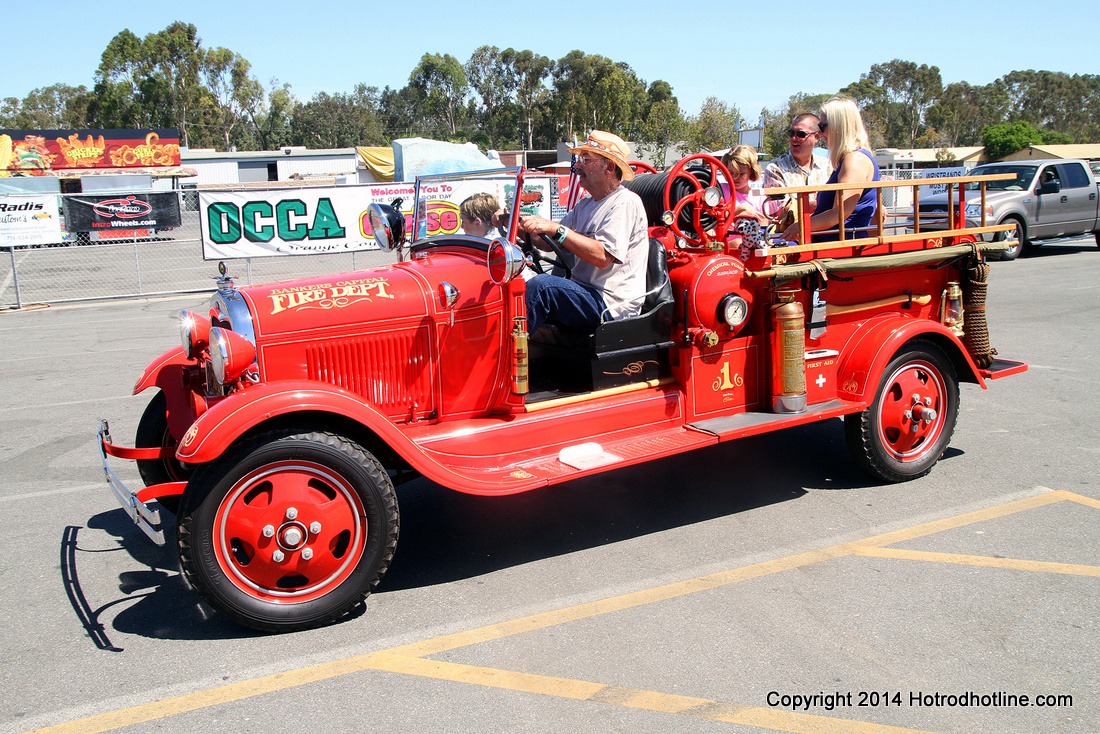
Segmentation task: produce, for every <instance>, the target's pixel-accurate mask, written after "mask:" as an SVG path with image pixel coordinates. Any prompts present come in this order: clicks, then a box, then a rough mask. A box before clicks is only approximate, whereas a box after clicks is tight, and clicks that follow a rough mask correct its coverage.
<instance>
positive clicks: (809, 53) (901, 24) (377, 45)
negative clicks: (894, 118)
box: [0, 0, 1100, 120]
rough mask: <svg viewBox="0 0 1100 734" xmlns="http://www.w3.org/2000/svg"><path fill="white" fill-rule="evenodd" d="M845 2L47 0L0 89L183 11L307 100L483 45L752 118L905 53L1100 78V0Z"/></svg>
mask: <svg viewBox="0 0 1100 734" xmlns="http://www.w3.org/2000/svg"><path fill="white" fill-rule="evenodd" d="M708 7H709V8H711V9H709V10H708V9H707V8H708ZM837 7H838V6H836V5H832V4H828V3H813V2H806V1H805V0H788V1H787V2H772V1H769V2H757V3H753V4H743V3H723V2H711V3H706V2H682V1H681V2H655V1H654V0H633V1H632V2H619V1H618V0H609V1H602V2H591V3H585V2H577V1H576V0H564V1H559V2H531V0H524V1H522V2H512V3H507V4H504V3H492V2H490V3H480V4H477V3H459V2H453V1H452V2H444V1H442V0H421V1H420V2H415V1H414V2H409V3H359V2H349V1H345V0H315V1H314V2H301V1H297V2H289V1H288V0H267V1H266V2H263V3H257V2H248V3H238V2H232V1H230V0H226V1H225V2H187V3H179V4H174V3H118V4H110V3H91V4H89V3H76V2H57V1H56V0H45V1H44V2H37V3H34V4H32V5H30V6H26V7H25V8H22V9H20V11H19V12H18V14H17V15H18V16H19V17H21V18H22V20H21V21H20V25H22V26H23V30H22V31H11V30H10V31H9V32H8V33H5V34H4V41H3V42H2V44H0V68H2V69H3V70H4V73H3V74H0V98H3V97H18V98H22V97H24V96H26V94H27V93H28V92H30V91H31V90H32V89H35V88H37V87H43V86H47V85H50V84H54V83H57V82H61V83H65V84H72V85H80V84H83V85H85V86H88V87H91V86H92V83H93V77H94V74H95V70H96V67H98V65H99V57H100V55H101V54H102V53H103V49H104V48H106V46H107V43H108V42H109V41H110V40H111V38H113V37H114V36H115V35H116V34H117V33H119V32H120V31H122V30H123V29H125V28H129V29H130V30H131V31H132V32H133V33H135V34H136V35H138V36H139V37H143V36H145V35H146V34H147V33H152V32H156V31H160V30H163V29H164V28H165V27H166V26H167V25H168V24H169V23H171V22H173V21H175V20H182V21H184V22H188V23H193V24H195V26H196V27H197V29H198V32H199V37H200V38H201V39H202V44H203V46H204V47H206V48H213V47H217V46H223V47H225V48H228V49H230V50H232V51H234V52H236V53H238V54H240V55H242V56H244V57H245V58H246V59H248V60H249V61H250V62H251V63H252V71H253V75H254V76H255V77H256V78H258V79H259V80H260V81H261V82H263V83H264V84H265V86H266V85H267V84H268V82H269V81H270V80H271V79H272V78H277V79H278V80H279V81H280V82H288V83H290V85H291V87H292V90H293V92H294V93H295V95H296V96H297V97H298V98H299V99H301V100H302V101H308V100H309V99H310V98H311V97H312V96H313V95H314V94H315V93H317V92H320V91H325V92H329V93H334V92H349V91H351V89H352V88H353V87H354V86H355V84H357V83H359V82H363V83H365V84H367V85H373V86H377V87H379V88H382V87H385V86H386V85H389V86H391V87H394V88H400V87H402V86H404V85H405V83H406V82H407V81H408V75H409V73H410V72H411V71H412V69H413V67H415V66H416V64H417V62H418V61H419V59H420V57H421V56H422V55H423V54H424V53H440V54H442V53H449V54H451V55H452V56H455V57H456V58H458V59H459V60H460V61H462V62H465V61H466V60H467V59H468V58H469V57H470V54H471V53H472V52H473V50H474V49H475V48H477V47H478V46H480V45H482V44H488V45H492V46H497V47H499V48H502V49H503V48H507V47H509V46H511V47H513V48H516V49H530V50H532V51H534V52H536V53H539V54H542V55H544V56H548V57H550V58H551V59H558V58H561V57H562V56H564V55H565V54H567V53H569V51H571V50H573V49H580V50H582V51H584V52H585V53H590V54H602V55H604V56H607V57H609V58H611V59H613V60H615V61H622V62H626V63H627V64H629V65H630V66H631V67H632V68H633V69H634V71H635V73H637V75H638V76H639V77H640V78H642V79H644V80H645V81H646V82H647V83H648V82H652V81H654V80H656V79H664V80H665V81H667V82H669V83H670V84H671V85H672V87H673V90H674V92H675V94H676V95H677V97H678V98H679V102H680V106H681V107H682V108H683V109H684V110H685V112H686V113H688V114H695V113H697V112H698V111H699V108H700V106H701V105H702V103H703V100H704V99H706V98H707V97H709V96H715V97H717V98H719V99H721V100H722V101H724V102H726V103H727V104H731V105H735V106H737V108H738V109H740V111H741V113H742V114H743V115H744V116H745V117H746V118H748V119H750V120H752V119H755V118H756V116H757V115H758V114H759V112H760V109H761V108H762V107H765V106H766V107H769V108H774V107H780V106H782V105H783V104H784V103H785V102H786V100H787V98H788V97H789V96H790V95H791V94H794V93H796V92H800V91H801V92H807V93H824V92H834V91H836V90H837V89H839V88H840V87H842V86H844V85H846V84H849V83H851V82H853V81H856V80H858V79H859V77H860V75H861V74H863V73H866V72H867V71H868V69H870V67H871V65H872V64H875V63H882V62H886V61H890V60H891V59H895V58H900V59H904V60H907V61H913V62H916V63H917V64H929V65H935V66H938V67H939V68H940V72H941V74H942V76H943V80H944V83H945V84H947V83H950V82H956V81H966V82H969V83H971V84H975V85H977V84H985V83H988V82H990V81H993V80H994V79H997V78H998V77H1000V76H1002V75H1004V74H1006V73H1008V72H1010V71H1013V70H1022V69H1047V70H1051V71H1063V72H1067V73H1071V74H1072V73H1077V74H1100V52H1098V51H1097V49H1096V46H1095V38H1094V36H1095V30H1096V29H1097V28H1098V27H1100V3H1097V2H1095V0H1087V1H1082V0H1078V1H1077V2H1058V1H1055V2H1046V3H1034V2H1024V1H1023V0H999V1H990V0H972V1H971V2H967V3H958V2H940V1H934V2H915V1H910V2H900V3H898V2H890V3H883V2H871V3H866V4H863V9H862V10H858V9H857V8H859V7H860V5H858V4H852V6H851V8H852V10H851V12H847V13H844V14H843V15H844V17H843V18H839V17H838V13H837V12H836V10H835V8H837ZM12 10H13V11H14V10H15V9H14V8H13V9H12ZM9 16H11V13H9ZM834 18H835V19H834ZM10 19H11V18H10V17H9V20H10ZM39 23H42V24H43V25H41V26H39V25H38V24H39ZM27 24H29V25H27ZM31 27H35V28H36V30H35V31H33V32H31ZM1075 29H1079V30H1075ZM70 34H78V35H75V36H74V35H70Z"/></svg>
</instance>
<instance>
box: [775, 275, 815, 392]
mask: <svg viewBox="0 0 1100 734" xmlns="http://www.w3.org/2000/svg"><path fill="white" fill-rule="evenodd" d="M776 300H777V302H776V303H775V304H774V305H773V306H772V345H771V346H772V350H771V351H772V412H773V413H801V412H803V411H804V410H806V314H805V312H804V311H803V310H802V304H801V303H799V301H798V291H797V290H790V289H788V290H779V291H776Z"/></svg>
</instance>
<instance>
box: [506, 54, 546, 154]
mask: <svg viewBox="0 0 1100 734" xmlns="http://www.w3.org/2000/svg"><path fill="white" fill-rule="evenodd" d="M501 56H502V60H503V62H504V63H505V64H506V65H507V66H509V67H511V69H512V73H513V74H514V75H515V80H516V101H517V102H518V103H519V106H520V109H521V110H522V111H523V124H524V135H523V137H522V139H523V142H524V144H525V149H526V150H531V149H533V148H534V133H535V112H536V109H537V108H538V106H539V105H541V104H543V102H544V101H545V100H546V97H547V90H546V87H545V86H544V85H543V83H542V81H543V79H545V78H546V77H548V76H549V75H550V71H551V69H552V68H553V66H554V62H552V61H551V60H550V59H548V58H546V57H545V56H540V55H539V54H536V53H534V52H533V51H516V50H515V49H511V48H509V49H506V50H505V51H504V52H503V54H501Z"/></svg>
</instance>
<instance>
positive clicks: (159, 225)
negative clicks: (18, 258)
mask: <svg viewBox="0 0 1100 734" xmlns="http://www.w3.org/2000/svg"><path fill="white" fill-rule="evenodd" d="M64 207H65V228H66V229H68V230H69V231H70V232H105V231H110V230H116V229H125V230H134V229H146V230H154V229H169V228H171V227H178V226H180V202H179V197H178V196H177V195H176V194H175V193H174V192H157V193H139V194H108V195H105V196H84V195H78V196H68V197H66V198H65V203H64Z"/></svg>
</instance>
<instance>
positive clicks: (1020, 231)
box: [993, 217, 1031, 260]
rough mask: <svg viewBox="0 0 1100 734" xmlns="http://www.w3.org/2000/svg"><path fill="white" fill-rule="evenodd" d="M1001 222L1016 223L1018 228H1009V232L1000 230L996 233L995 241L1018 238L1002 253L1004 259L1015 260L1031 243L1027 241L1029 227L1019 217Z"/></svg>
mask: <svg viewBox="0 0 1100 734" xmlns="http://www.w3.org/2000/svg"><path fill="white" fill-rule="evenodd" d="M1001 224H1014V225H1016V229H1013V230H1009V231H1008V232H998V233H997V234H996V235H994V237H993V239H994V241H995V242H1003V241H1004V240H1006V239H1013V240H1016V244H1015V245H1013V246H1012V247H1010V248H1008V249H1007V250H1004V251H1003V252H1002V253H1001V259H1002V260H1015V259H1016V258H1018V257H1019V256H1020V253H1021V252H1022V251H1023V249H1024V248H1025V247H1028V246H1029V245H1030V244H1031V243H1030V242H1028V241H1027V229H1026V228H1025V227H1024V223H1023V222H1021V221H1020V220H1019V219H1016V218H1014V217H1013V218H1011V219H1006V220H1005V221H1003V222H1001Z"/></svg>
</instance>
